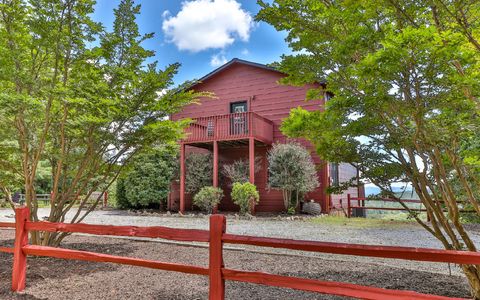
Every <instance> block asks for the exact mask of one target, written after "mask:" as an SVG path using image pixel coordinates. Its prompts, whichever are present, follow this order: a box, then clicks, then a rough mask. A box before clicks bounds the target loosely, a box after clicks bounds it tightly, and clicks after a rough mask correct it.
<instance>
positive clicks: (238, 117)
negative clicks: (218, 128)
mask: <svg viewBox="0 0 480 300" xmlns="http://www.w3.org/2000/svg"><path fill="white" fill-rule="evenodd" d="M246 112H247V101H241V102H233V103H230V113H231V114H232V115H231V116H230V134H231V135H243V134H247V133H248V115H247V114H245V113H246Z"/></svg>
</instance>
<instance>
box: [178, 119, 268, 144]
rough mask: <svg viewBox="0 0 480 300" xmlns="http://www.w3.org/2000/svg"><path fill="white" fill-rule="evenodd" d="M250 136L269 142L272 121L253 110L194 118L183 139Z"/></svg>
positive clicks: (204, 140)
mask: <svg viewBox="0 0 480 300" xmlns="http://www.w3.org/2000/svg"><path fill="white" fill-rule="evenodd" d="M250 137H254V138H256V139H257V140H260V141H262V142H265V143H271V142H272V139H273V123H272V122H271V121H270V120H267V119H266V118H264V117H262V116H260V115H258V114H256V113H254V112H243V113H233V114H226V115H216V116H209V117H199V118H194V119H193V123H192V124H191V125H190V126H189V127H188V128H187V130H186V137H185V139H184V141H185V142H190V143H192V142H209V141H214V140H217V141H219V140H239V139H247V138H250Z"/></svg>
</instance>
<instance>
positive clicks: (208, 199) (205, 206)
mask: <svg viewBox="0 0 480 300" xmlns="http://www.w3.org/2000/svg"><path fill="white" fill-rule="evenodd" d="M222 198H223V191H222V189H220V188H216V187H213V186H205V187H203V188H201V189H200V191H199V192H198V193H197V194H195V196H193V204H194V205H195V206H197V207H198V208H200V209H202V210H204V211H206V212H207V213H212V210H213V208H214V207H215V206H216V205H218V204H219V203H220V200H222Z"/></svg>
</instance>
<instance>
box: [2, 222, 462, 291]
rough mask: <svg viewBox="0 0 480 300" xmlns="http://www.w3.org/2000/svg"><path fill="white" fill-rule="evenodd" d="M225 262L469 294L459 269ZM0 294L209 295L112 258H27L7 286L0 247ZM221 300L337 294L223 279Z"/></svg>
mask: <svg viewBox="0 0 480 300" xmlns="http://www.w3.org/2000/svg"><path fill="white" fill-rule="evenodd" d="M12 237H13V231H10V230H0V241H1V245H2V246H4V245H12V243H13V241H12ZM62 247H64V248H71V249H78V250H88V251H93V252H100V253H108V254H113V255H121V256H130V257H140V258H147V259H153V260H161V261H168V262H178V263H188V264H195V265H200V266H206V265H207V264H208V250H207V249H205V248H199V247H188V246H177V245H169V244H163V243H156V242H148V241H145V242H144V241H133V240H125V239H115V238H108V237H93V236H80V235H75V236H71V237H69V238H67V239H66V240H65V242H64V243H63V245H62ZM224 256H225V264H226V265H227V266H228V267H229V268H234V269H240V270H249V271H264V272H270V273H274V274H280V275H286V276H297V277H305V278H312V279H321V280H331V281H344V282H351V283H356V284H362V285H371V286H377V287H384V288H389V289H407V290H414V291H418V292H422V293H431V294H436V295H443V296H451V297H465V298H467V297H469V292H468V286H467V284H466V282H465V280H464V279H463V277H459V276H448V275H443V274H436V273H429V272H420V271H412V270H406V269H402V268H395V267H387V266H381V265H376V264H365V263H358V264H354V263H352V262H346V261H332V260H322V259H320V258H312V257H299V256H285V255H271V254H260V253H252V252H246V251H233V250H226V251H225V253H224ZM0 260H1V262H0V299H8V300H9V299H95V300H96V299H208V278H207V277H203V276H195V275H188V274H182V273H174V272H166V271H160V270H152V269H146V268H141V267H133V266H123V265H115V264H104V263H92V262H82V261H76V260H61V259H53V258H44V257H38V258H37V257H29V258H28V271H27V288H26V290H25V292H24V293H22V294H14V293H11V292H10V283H11V265H12V255H11V254H6V253H0ZM226 298H227V299H249V300H253V299H343V298H341V297H335V296H328V295H321V294H314V293H306V292H300V291H294V290H289V289H280V288H273V287H266V286H261V285H254V284H247V283H240V282H227V283H226Z"/></svg>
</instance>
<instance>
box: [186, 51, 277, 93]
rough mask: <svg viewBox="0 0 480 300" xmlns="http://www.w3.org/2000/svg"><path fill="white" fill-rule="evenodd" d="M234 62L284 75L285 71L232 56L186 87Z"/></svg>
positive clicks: (209, 76)
mask: <svg viewBox="0 0 480 300" xmlns="http://www.w3.org/2000/svg"><path fill="white" fill-rule="evenodd" d="M234 64H242V65H247V66H252V67H256V68H261V69H264V70H268V71H273V72H277V73H280V74H283V75H286V74H285V73H283V72H281V71H279V70H277V69H275V68H272V67H269V66H267V65H264V64H259V63H256V62H252V61H248V60H243V59H239V58H234V59H232V60H230V61H229V62H227V63H226V64H224V65H221V66H220V67H218V68H216V69H215V70H213V71H212V72H210V73H208V74H207V75H205V76H203V77H202V78H200V79H198V80H195V82H194V83H193V84H192V85H190V86H189V87H188V89H191V88H192V87H194V86H196V85H197V84H199V83H202V82H204V81H205V80H207V79H209V78H211V77H213V76H215V75H216V74H218V73H220V72H222V71H223V70H225V69H228V68H229V67H230V66H232V65H234Z"/></svg>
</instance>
